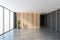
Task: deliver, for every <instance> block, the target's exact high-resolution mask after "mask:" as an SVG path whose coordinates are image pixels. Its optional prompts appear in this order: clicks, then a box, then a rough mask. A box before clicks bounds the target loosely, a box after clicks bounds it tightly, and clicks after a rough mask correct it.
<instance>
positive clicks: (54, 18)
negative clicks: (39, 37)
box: [47, 10, 60, 32]
mask: <svg viewBox="0 0 60 40" xmlns="http://www.w3.org/2000/svg"><path fill="white" fill-rule="evenodd" d="M47 28H48V29H50V30H52V31H56V32H57V31H58V32H60V10H56V11H52V12H51V13H48V14H47Z"/></svg>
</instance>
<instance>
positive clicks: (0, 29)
mask: <svg viewBox="0 0 60 40" xmlns="http://www.w3.org/2000/svg"><path fill="white" fill-rule="evenodd" d="M2 33H3V8H2V7H0V34H2Z"/></svg>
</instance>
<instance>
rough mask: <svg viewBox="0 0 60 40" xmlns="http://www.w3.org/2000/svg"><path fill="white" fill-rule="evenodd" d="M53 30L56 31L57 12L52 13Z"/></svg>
mask: <svg viewBox="0 0 60 40" xmlns="http://www.w3.org/2000/svg"><path fill="white" fill-rule="evenodd" d="M52 30H53V31H56V11H54V12H52Z"/></svg>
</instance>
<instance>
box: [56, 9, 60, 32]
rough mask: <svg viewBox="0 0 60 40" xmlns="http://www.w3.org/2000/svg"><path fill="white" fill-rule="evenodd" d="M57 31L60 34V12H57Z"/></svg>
mask: <svg viewBox="0 0 60 40" xmlns="http://www.w3.org/2000/svg"><path fill="white" fill-rule="evenodd" d="M57 31H58V32H60V10H57Z"/></svg>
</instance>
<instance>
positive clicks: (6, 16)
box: [4, 9, 9, 32]
mask: <svg viewBox="0 0 60 40" xmlns="http://www.w3.org/2000/svg"><path fill="white" fill-rule="evenodd" d="M7 31H9V10H7V9H4V32H7Z"/></svg>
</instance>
